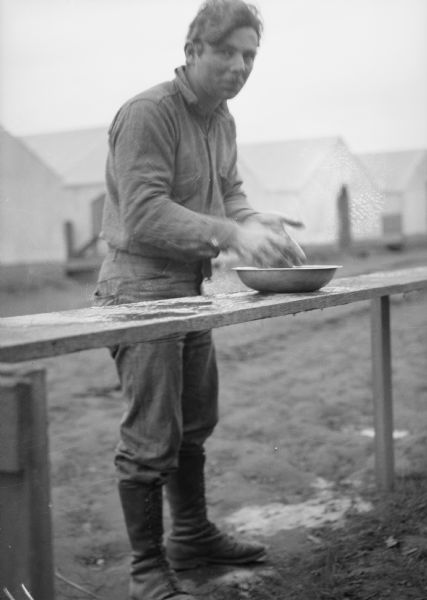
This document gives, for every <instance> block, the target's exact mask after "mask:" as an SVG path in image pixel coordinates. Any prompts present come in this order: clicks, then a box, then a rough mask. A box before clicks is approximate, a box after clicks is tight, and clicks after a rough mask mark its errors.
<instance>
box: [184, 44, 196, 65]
mask: <svg viewBox="0 0 427 600" xmlns="http://www.w3.org/2000/svg"><path fill="white" fill-rule="evenodd" d="M184 52H185V58H186V62H187V65H192V64H193V63H194V59H195V58H196V47H195V45H194V44H193V42H185V46H184Z"/></svg>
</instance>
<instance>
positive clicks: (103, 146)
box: [0, 127, 427, 270]
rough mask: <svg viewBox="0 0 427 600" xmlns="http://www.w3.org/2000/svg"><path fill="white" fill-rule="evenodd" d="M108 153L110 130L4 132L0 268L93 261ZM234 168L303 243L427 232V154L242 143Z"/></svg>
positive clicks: (331, 144) (260, 203)
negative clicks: (295, 225) (294, 223)
mask: <svg viewBox="0 0 427 600" xmlns="http://www.w3.org/2000/svg"><path fill="white" fill-rule="evenodd" d="M107 151H108V141H107V128H106V127H99V128H92V129H84V130H79V131H67V132H58V133H49V134H43V135H33V136H28V137H22V138H16V137H13V136H12V135H10V134H9V133H7V132H6V131H5V130H4V129H0V152H1V156H0V180H1V196H0V265H7V264H11V265H13V264H28V263H42V262H49V263H52V262H56V263H61V264H65V265H66V266H67V268H68V269H69V270H72V269H73V268H74V267H75V268H78V269H80V268H83V267H84V265H85V264H87V265H89V266H90V264H91V263H95V264H99V262H100V258H101V256H102V255H103V253H104V251H105V244H104V243H103V242H100V240H99V233H100V231H101V218H102V209H103V204H104V197H105V183H104V178H105V162H106V157H107ZM374 163H375V164H374ZM375 165H376V166H375ZM239 170H240V173H241V176H242V179H243V182H244V189H245V191H246V192H247V194H248V197H249V200H250V202H251V204H252V205H253V206H254V207H255V208H256V209H258V210H260V211H267V212H268V211H270V212H280V213H284V214H286V215H288V216H289V217H293V218H296V219H300V220H302V221H303V222H304V223H305V228H304V229H301V230H294V231H293V234H294V236H295V237H296V239H297V240H298V241H299V242H300V243H301V244H303V245H304V246H305V247H310V246H311V247H319V246H320V247H324V246H326V247H329V248H330V247H333V248H336V249H338V250H351V249H352V248H355V247H358V246H359V245H360V244H362V245H366V244H378V243H380V244H382V243H384V239H385V240H386V242H389V241H390V235H389V233H390V229H392V230H393V231H399V232H401V234H404V235H405V236H412V235H425V232H426V229H427V216H426V212H427V199H426V196H427V184H426V172H427V151H420V152H413V153H411V152H407V153H388V154H387V155H384V154H381V155H363V156H355V155H353V154H352V153H351V151H350V150H349V148H348V147H347V145H346V144H345V142H344V141H343V140H342V139H341V138H339V137H333V138H320V139H312V140H294V141H283V142H265V143H260V144H242V145H239ZM383 212H384V214H383ZM384 232H385V234H386V238H384V237H383V236H384Z"/></svg>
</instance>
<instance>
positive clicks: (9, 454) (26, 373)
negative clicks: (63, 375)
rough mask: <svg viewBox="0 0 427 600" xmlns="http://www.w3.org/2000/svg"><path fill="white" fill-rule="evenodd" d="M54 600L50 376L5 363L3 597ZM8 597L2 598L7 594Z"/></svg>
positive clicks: (0, 392) (0, 527)
mask: <svg viewBox="0 0 427 600" xmlns="http://www.w3.org/2000/svg"><path fill="white" fill-rule="evenodd" d="M4 590H7V591H8V592H9V594H11V595H12V597H13V598H16V600H21V599H24V598H25V599H27V598H29V596H28V594H27V592H28V593H29V594H30V595H31V597H33V598H34V599H35V600H39V599H40V600H41V599H43V600H54V570H53V551H52V528H51V504H50V479H49V455H48V435H47V411H46V385H45V372H44V370H41V369H29V368H26V367H21V366H16V365H14V366H9V365H3V364H2V365H0V592H1V593H0V596H1V597H3V596H4V597H8V596H7V593H6V592H5V591H4ZM2 594H3V596H2Z"/></svg>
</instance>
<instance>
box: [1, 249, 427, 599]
mask: <svg viewBox="0 0 427 600" xmlns="http://www.w3.org/2000/svg"><path fill="white" fill-rule="evenodd" d="M341 264H343V265H344V268H343V269H342V270H341V272H340V273H339V276H341V275H346V274H353V273H360V272H368V271H375V270H382V269H389V268H400V267H405V266H410V265H414V266H416V265H421V264H422V265H426V264H427V249H418V250H412V251H409V250H407V251H403V252H399V253H396V252H389V253H386V252H383V253H375V254H372V255H368V256H365V257H342V261H341ZM92 287H93V282H92V281H90V280H89V281H86V282H80V283H79V282H76V281H73V282H71V281H66V282H65V281H62V282H59V283H53V282H44V283H43V285H33V286H32V287H31V286H30V288H28V289H27V290H26V291H25V292H24V291H23V290H22V289H21V288H20V287H19V286H15V287H14V286H13V285H9V286H8V287H7V288H3V291H0V307H1V315H2V316H7V315H11V314H24V313H26V312H43V311H45V310H58V309H63V308H74V307H79V306H85V305H88V304H90V293H91V290H92ZM224 289H228V290H237V289H241V285H240V284H239V283H238V281H237V280H236V279H234V278H233V276H232V275H230V274H224V273H219V274H217V275H216V277H215V279H214V281H213V283H211V284H210V285H209V286H207V293H215V292H216V291H223V290H224ZM391 315H392V352H393V383H394V388H393V396H394V410H395V429H396V431H395V437H396V441H395V453H396V456H395V460H396V471H397V475H398V479H397V484H396V491H395V492H393V493H392V494H390V495H388V496H382V495H381V494H379V493H377V491H376V488H375V484H374V462H373V439H372V426H373V425H372V391H371V359H370V327H369V305H368V304H367V303H364V302H361V303H359V304H353V305H350V306H347V307H338V308H331V309H326V310H324V311H313V312H311V313H305V314H301V315H297V316H295V317H283V318H275V319H268V320H263V321H257V322H252V323H247V324H243V325H234V326H231V327H226V328H223V329H218V330H216V331H215V339H216V343H217V352H218V360H219V368H220V377H221V418H220V423H219V425H218V427H217V430H216V432H215V434H214V436H213V437H212V438H211V439H210V441H209V443H208V463H207V489H208V498H209V510H210V515H211V517H212V519H214V520H216V521H217V522H218V523H219V524H221V526H222V527H223V528H224V529H226V530H227V531H229V532H231V533H234V534H237V535H242V536H245V537H252V538H255V539H259V540H262V541H263V542H265V543H266V544H267V545H268V547H269V560H268V562H266V563H265V564H263V565H260V566H258V567H256V568H252V569H248V568H238V569H230V568H223V567H218V568H209V569H205V570H202V569H200V570H196V571H190V572H186V573H185V574H184V575H183V576H182V580H183V582H184V584H185V585H186V586H187V588H188V589H189V590H191V591H192V592H193V593H194V595H195V596H196V598H198V599H202V598H203V599H204V598H209V599H212V600H222V599H224V600H243V599H252V600H270V599H274V600H317V599H319V600H350V599H351V600H370V599H383V598H384V599H385V598H387V599H393V600H421V599H424V600H425V598H427V575H426V573H427V571H426V557H427V502H426V500H425V498H426V492H427V479H426V473H427V468H426V467H427V452H426V448H427V369H426V364H427V294H426V293H413V294H408V295H405V296H399V297H394V298H393V301H392V312H391ZM40 364H41V365H43V366H46V368H47V372H48V393H49V420H50V445H51V469H52V472H51V477H52V499H53V514H54V536H55V557H56V567H55V568H56V585H57V599H58V600H68V599H73V598H74V599H78V598H81V599H84V598H94V597H96V598H99V599H102V600H119V599H120V600H122V599H123V600H125V598H126V597H127V596H126V590H127V578H128V563H129V546H128V541H127V538H126V534H125V530H124V526H123V523H122V515H121V512H120V507H119V503H118V498H117V495H116V488H115V479H114V470H113V466H112V456H113V452H114V447H115V444H116V443H117V435H118V423H119V421H120V418H121V416H122V413H123V410H124V406H123V404H122V400H121V396H120V390H119V387H118V382H117V378H116V375H115V372H114V368H113V363H112V362H111V359H110V357H109V355H108V353H107V351H106V350H96V351H89V352H83V353H77V354H73V355H69V356H65V357H59V358H55V359H48V360H44V361H40ZM165 521H166V530H167V528H168V526H169V516H168V514H167V507H166V519H165ZM36 600H39V599H36Z"/></svg>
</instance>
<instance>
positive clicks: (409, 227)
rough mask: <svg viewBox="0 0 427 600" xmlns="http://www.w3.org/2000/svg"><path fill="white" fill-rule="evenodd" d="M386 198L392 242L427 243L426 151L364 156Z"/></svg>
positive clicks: (386, 226)
mask: <svg viewBox="0 0 427 600" xmlns="http://www.w3.org/2000/svg"><path fill="white" fill-rule="evenodd" d="M359 158H360V160H361V162H362V163H363V164H364V165H365V168H366V169H367V170H368V171H369V173H370V174H371V177H372V178H373V179H374V181H375V182H376V185H377V187H378V188H379V189H380V190H381V192H382V194H383V195H384V200H385V202H384V215H383V229H384V235H385V237H386V238H387V239H389V240H390V241H395V242H399V241H401V242H402V241H404V240H405V239H424V240H426V239H427V150H405V151H400V152H377V153H371V154H361V155H360V157H359Z"/></svg>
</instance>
